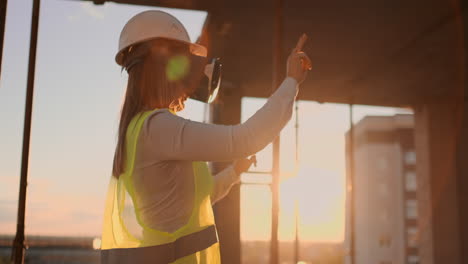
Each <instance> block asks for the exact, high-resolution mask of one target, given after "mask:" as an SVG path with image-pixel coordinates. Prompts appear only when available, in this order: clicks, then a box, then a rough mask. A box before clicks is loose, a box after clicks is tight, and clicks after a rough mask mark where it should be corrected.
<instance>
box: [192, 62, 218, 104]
mask: <svg viewBox="0 0 468 264" xmlns="http://www.w3.org/2000/svg"><path fill="white" fill-rule="evenodd" d="M221 77H222V64H221V62H220V59H219V58H213V59H212V60H211V63H210V64H206V66H205V70H204V76H203V77H202V79H201V81H200V85H198V88H196V89H195V91H193V93H192V94H191V95H190V96H189V98H192V99H194V100H197V101H200V102H204V103H208V104H209V103H212V102H213V101H214V100H215V99H216V96H217V95H218V91H219V87H220V85H221Z"/></svg>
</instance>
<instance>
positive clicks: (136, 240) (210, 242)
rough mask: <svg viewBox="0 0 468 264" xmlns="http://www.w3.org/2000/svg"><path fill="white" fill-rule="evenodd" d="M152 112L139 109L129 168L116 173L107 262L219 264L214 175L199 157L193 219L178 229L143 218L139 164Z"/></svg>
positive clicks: (129, 138) (130, 134)
mask: <svg viewBox="0 0 468 264" xmlns="http://www.w3.org/2000/svg"><path fill="white" fill-rule="evenodd" d="M151 112H152V111H148V112H143V113H140V114H138V115H137V116H136V117H134V118H133V119H132V121H131V122H130V124H129V126H128V129H127V134H126V143H127V144H126V167H125V168H126V171H125V173H123V174H121V175H120V177H119V178H118V179H116V178H115V177H111V180H110V183H109V189H108V194H107V199H106V206H105V211H104V225H103V232H102V244H101V263H109V264H111V263H112V264H114V263H152V264H159V263H161V264H163V263H164V264H166V263H174V264H182V263H190V264H192V263H197V264H219V263H221V261H220V253H219V243H218V237H217V233H216V228H215V220H214V215H213V209H212V207H211V200H210V194H211V191H212V188H213V178H212V176H211V173H210V171H209V169H208V166H207V164H206V163H205V162H193V163H192V164H193V172H194V178H195V179H194V183H195V202H194V207H193V211H192V214H191V216H190V219H189V221H188V222H187V224H185V225H184V226H182V227H181V228H179V229H177V230H176V231H174V232H172V233H168V232H164V231H159V230H155V229H152V228H150V227H148V226H147V225H146V223H144V222H143V221H142V220H141V217H140V213H139V212H138V210H136V208H139V207H138V206H136V204H135V202H136V201H138V199H135V197H136V195H138V193H136V192H135V188H134V185H133V168H134V163H135V153H136V147H137V142H138V135H139V134H140V129H141V127H142V125H143V123H144V121H145V119H146V118H147V117H148V116H149V114H151Z"/></svg>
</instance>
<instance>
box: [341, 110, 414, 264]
mask: <svg viewBox="0 0 468 264" xmlns="http://www.w3.org/2000/svg"><path fill="white" fill-rule="evenodd" d="M413 125H414V121H413V115H395V116H368V117H365V118H364V119H362V120H361V121H360V122H359V123H357V124H356V125H355V126H354V132H353V133H354V137H353V138H354V140H353V143H354V144H353V145H354V146H353V148H354V151H353V152H354V197H355V200H354V219H355V220H354V225H353V226H354V234H355V235H354V241H355V244H354V245H355V247H354V249H355V250H354V252H355V253H354V264H357V263H359V264H368V263H369V264H418V263H420V261H419V254H418V224H417V221H418V202H417V196H416V192H417V180H416V154H415V153H416V152H415V146H414V131H413ZM346 153H347V155H346V156H347V159H346V160H347V174H348V179H349V176H350V133H349V131H348V133H347V135H346ZM347 194H348V197H349V195H350V191H348V193H347ZM350 209H351V208H350V199H347V205H346V231H345V243H344V246H345V248H346V249H347V250H348V252H349V250H350V245H351V244H350V242H351V240H350V238H351V236H350V235H351V230H352V226H351V218H350V216H351V210H350ZM345 263H346V264H350V263H351V257H350V255H349V254H348V255H347V256H346V257H345Z"/></svg>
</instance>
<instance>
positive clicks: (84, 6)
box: [81, 2, 104, 20]
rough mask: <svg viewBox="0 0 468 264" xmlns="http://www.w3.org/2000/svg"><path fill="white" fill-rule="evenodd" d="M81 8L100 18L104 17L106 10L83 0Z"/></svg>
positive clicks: (91, 15)
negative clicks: (103, 10)
mask: <svg viewBox="0 0 468 264" xmlns="http://www.w3.org/2000/svg"><path fill="white" fill-rule="evenodd" d="M81 8H82V9H83V11H84V12H85V13H86V14H87V15H88V16H90V17H93V18H95V19H99V20H102V19H104V12H102V11H101V10H99V9H98V8H96V6H95V5H94V4H93V3H91V2H82V3H81Z"/></svg>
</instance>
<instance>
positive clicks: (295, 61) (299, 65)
mask: <svg viewBox="0 0 468 264" xmlns="http://www.w3.org/2000/svg"><path fill="white" fill-rule="evenodd" d="M300 42H301V41H300ZM303 42H304V41H302V43H301V44H302V45H303ZM301 44H298V46H297V47H295V48H294V49H293V50H292V52H291V54H290V55H289V57H288V61H287V67H286V76H287V77H292V78H294V79H296V81H297V83H298V84H300V83H302V82H303V81H304V80H305V78H306V76H307V72H308V71H309V70H311V69H312V62H311V61H310V58H309V57H308V56H307V54H305V53H304V52H303V51H302V45H301Z"/></svg>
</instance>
